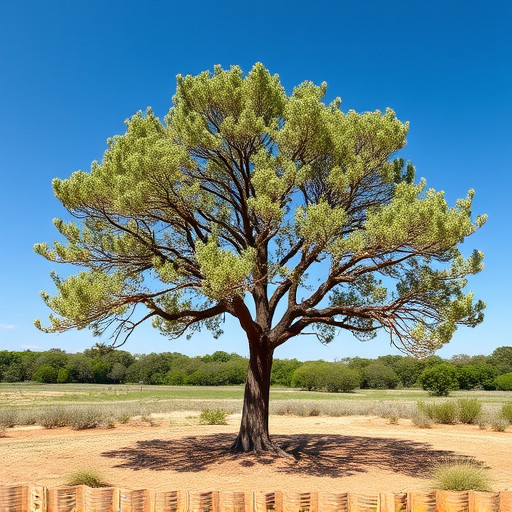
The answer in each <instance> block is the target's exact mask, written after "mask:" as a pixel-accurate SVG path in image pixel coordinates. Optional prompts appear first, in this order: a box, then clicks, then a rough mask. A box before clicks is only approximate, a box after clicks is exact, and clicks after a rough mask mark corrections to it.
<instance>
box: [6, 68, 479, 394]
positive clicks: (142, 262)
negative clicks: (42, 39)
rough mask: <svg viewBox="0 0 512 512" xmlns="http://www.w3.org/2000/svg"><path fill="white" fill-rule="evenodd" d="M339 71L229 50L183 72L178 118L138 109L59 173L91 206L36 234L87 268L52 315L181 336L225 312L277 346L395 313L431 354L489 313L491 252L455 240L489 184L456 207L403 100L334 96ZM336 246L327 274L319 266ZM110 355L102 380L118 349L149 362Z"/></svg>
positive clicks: (76, 197) (59, 320)
mask: <svg viewBox="0 0 512 512" xmlns="http://www.w3.org/2000/svg"><path fill="white" fill-rule="evenodd" d="M326 88H327V86H326V84H325V83H322V84H321V85H320V86H316V85H314V84H313V83H311V82H304V83H302V84H300V85H298V86H297V87H295V88H294V89H293V92H292V93H291V94H290V95H287V94H286V91H285V90H284V88H283V86H282V85H281V82H280V80H279V76H278V75H271V74H270V73H269V71H268V70H267V69H266V68H265V67H264V66H263V65H262V64H260V63H257V64H255V65H254V67H253V68H252V69H251V70H250V71H249V72H248V73H247V74H245V75H244V73H243V72H242V70H241V69H240V68H239V67H238V66H233V67H231V68H230V69H229V70H224V69H222V68H221V67H220V66H216V67H215V68H214V71H213V73H210V72H203V73H201V74H199V75H197V76H185V77H183V76H178V77H177V89H176V94H175V96H174V97H173V104H172V107H171V109H170V111H169V114H168V115H167V116H166V117H165V122H162V121H160V119H158V118H157V117H156V116H155V115H154V114H153V112H152V111H151V109H148V110H147V111H146V112H145V113H142V112H138V113H137V114H135V115H134V116H133V117H132V118H131V119H129V120H128V121H127V122H126V125H127V127H126V132H125V133H124V134H123V135H119V136H115V137H112V138H111V139H109V140H108V147H107V149H106V151H105V154H104V156H103V159H102V161H101V162H96V161H95V162H93V163H92V165H91V169H90V171H89V172H85V171H77V172H74V173H73V174H72V175H71V176H70V177H69V178H68V179H63V180H61V179H55V180H54V181H53V188H54V192H55V195H56V196H57V198H58V199H59V200H60V201H61V202H62V204H63V205H64V207H65V208H66V209H67V210H68V211H69V212H70V213H71V214H72V215H73V216H74V217H76V218H79V219H81V220H80V221H79V222H77V223H75V222H69V223H66V222H64V221H62V220H59V219H56V220H55V221H54V223H55V227H56V228H57V230H58V231H59V233H60V234H61V235H62V237H63V238H64V239H65V240H66V242H65V243H62V242H55V243H54V244H53V246H49V245H48V244H45V243H43V244H37V245H36V246H35V250H36V252H37V253H38V254H40V255H42V256H43V257H45V258H47V259H49V260H50V261H53V262H59V263H61V262H62V263H72V264H74V265H77V266H78V267H81V271H80V272H78V273H77V274H75V275H71V276H70V277H68V278H67V279H61V278H59V277H58V276H57V275H56V274H52V278H53V281H54V284H55V288H56V293H55V294H54V295H53V296H51V295H49V294H47V293H45V292H43V294H42V296H43V299H44V301H45V303H46V304H47V305H48V307H49V308H50V309H51V311H52V314H51V316H50V323H49V325H48V326H46V327H44V326H42V325H41V323H40V322H39V321H38V320H37V321H36V325H37V327H38V328H40V329H42V330H44V331H46V332H60V331H65V330H68V329H72V328H78V329H82V328H85V327H90V328H91V329H92V330H93V331H94V332H95V333H96V334H100V333H103V332H105V331H109V333H111V334H112V336H113V338H114V340H123V339H126V337H127V336H129V334H130V333H131V332H132V330H133V329H134V328H135V327H136V326H137V325H139V324H140V323H142V322H144V321H146V320H151V321H152V323H153V325H154V326H155V327H156V328H158V329H159V330H160V331H161V332H162V333H163V334H165V335H167V336H170V337H179V336H181V335H183V334H187V335H190V334H192V333H193V332H195V331H197V330H199V329H200V328H202V327H205V328H207V329H210V330H211V332H212V333H213V335H214V336H215V337H217V336H218V335H220V334H221V332H222V331H221V323H222V320H223V317H224V315H226V313H227V314H230V315H233V316H235V317H237V318H239V319H242V318H243V319H244V321H242V322H241V323H242V325H243V326H244V329H245V330H246V331H247V332H249V331H251V332H264V333H266V336H267V338H268V340H269V341H268V344H269V345H268V347H267V348H268V350H269V351H270V350H273V349H274V348H275V347H277V346H279V345H280V344H281V343H284V342H285V341H286V340H288V339H289V338H291V337H293V336H296V335H299V334H301V333H303V332H308V331H309V330H310V329H313V330H314V332H316V333H317V334H318V336H319V337H320V338H321V339H322V340H323V341H325V342H328V341H330V340H331V339H332V338H333V336H334V333H335V332H336V328H341V329H345V330H348V331H349V332H351V333H353V334H354V335H355V336H357V337H359V338H362V339H368V338H371V337H373V336H374V335H375V333H376V330H377V329H384V330H386V331H388V332H389V334H390V336H391V341H392V342H393V343H397V344H398V345H399V346H400V347H401V348H405V349H406V350H408V351H410V352H412V353H417V354H419V355H426V354H428V353H430V352H432V351H433V350H435V349H437V348H439V347H440V346H442V345H443V344H444V343H447V342H448V341H449V340H450V338H451V337H452V335H453V333H454V332H455V330H456V328H457V326H459V325H467V326H472V327H473V326H475V325H477V324H478V323H480V322H481V321H482V319H483V313H482V311H483V309H484V307H485V305H484V304H483V303H482V302H481V301H478V300H474V298H473V295H472V294H471V293H468V292H466V291H465V287H466V278H467V276H469V275H471V274H475V273H477V272H479V271H480V270H481V269H482V268H483V255H482V254H481V253H480V252H478V251H474V252H473V254H472V255H471V256H469V257H468V258H464V257H463V256H462V255H461V254H460V252H459V251H458V249H457V246H458V244H459V243H461V242H462V241H463V240H464V239H465V238H466V237H468V236H470V235H471V234H473V233H474V232H475V231H476V230H477V229H478V228H479V227H480V226H482V225H483V224H484V222H485V216H479V217H474V216H473V214H472V211H471V205H472V199H473V194H474V192H473V191H472V190H470V191H469V192H468V194H467V197H466V198H464V199H459V200H458V201H456V203H455V205H454V206H449V205H448V203H447V201H446V200H445V197H444V193H443V192H439V191H435V190H433V189H428V188H427V187H426V183H425V181H424V180H421V181H420V182H419V183H415V169H414V166H413V165H412V164H411V163H410V162H408V163H406V162H405V161H404V160H403V159H400V158H395V156H394V155H395V153H396V152H397V151H399V150H400V149H402V148H403V147H404V146H405V145H406V136H407V132H408V129H409V126H408V123H403V122H401V121H400V120H399V119H397V117H396V114H395V113H394V112H393V110H391V109H389V108H388V109H386V110H385V111H384V112H381V111H379V110H376V111H374V112H364V113H357V112H355V111H352V110H351V111H348V112H343V111H342V110H341V109H340V103H341V100H340V99H339V98H337V99H335V100H334V101H333V102H332V103H330V104H326V103H324V97H325V94H326ZM326 260H328V261H329V262H330V264H329V269H328V271H327V272H325V275H324V281H323V282H320V283H317V284H315V283H314V282H313V280H312V279H310V278H309V277H308V276H309V275H313V274H315V273H316V270H315V269H317V268H327V267H326V266H325V261H326ZM290 262H293V264H294V265H293V266H290V267H289V266H288V265H289V264H290ZM383 274H384V275H385V283H383V280H382V275H383ZM270 283H276V286H275V287H272V286H269V284H270ZM271 292H272V296H270V293H271ZM250 297H252V299H253V302H254V304H256V305H257V306H258V307H257V308H255V309H258V308H259V311H260V312H263V314H259V315H258V319H257V320H256V319H255V318H251V311H252V309H251V305H249V304H248V303H247V300H248V299H249V298H250ZM297 297H303V299H301V300H300V301H298V300H297ZM324 299H325V300H324ZM322 301H323V302H322ZM320 303H322V304H324V306H322V307H320V306H318V305H319V304H320ZM254 304H252V305H254ZM278 306H279V307H278ZM281 306H284V307H283V308H282V311H283V312H285V311H286V308H289V309H288V311H287V313H288V314H284V315H283V316H282V318H281V319H282V320H283V321H282V322H281V321H280V319H278V318H276V317H275V316H274V313H275V312H276V311H281V309H280V308H281ZM263 310H265V311H263ZM139 311H140V313H139ZM136 312H137V313H136ZM134 318H138V319H140V320H137V321H134ZM256 324H258V325H256ZM251 326H252V327H251ZM95 358H96V356H94V357H93V358H92V359H95ZM100 358H102V356H100ZM102 361H103V359H102ZM107 362H108V364H109V365H110V367H109V371H108V372H106V373H105V371H104V368H96V375H94V374H95V370H94V368H92V369H91V371H92V373H93V378H94V379H95V380H96V379H99V380H102V381H105V380H108V379H109V378H110V377H109V372H110V371H111V370H112V367H113V364H114V363H115V362H119V363H120V364H123V365H124V366H125V367H126V368H127V374H126V378H127V379H133V378H135V374H136V373H137V372H136V371H135V370H136V369H134V370H133V372H132V371H131V366H133V365H131V364H126V363H124V362H120V361H107ZM203 362H206V361H203ZM212 362H222V363H227V361H212ZM102 364H103V362H102ZM134 364H136V363H134ZM385 364H387V363H385ZM388 367H390V368H392V370H393V371H394V372H395V373H396V368H394V367H393V364H388ZM100 370H101V371H100ZM139 370H141V369H140V368H139ZM170 371H171V368H170V367H167V368H165V369H159V370H157V371H152V372H145V371H142V370H141V371H140V372H139V373H146V375H144V376H143V377H142V378H141V379H140V380H144V382H164V381H166V380H168V377H167V375H168V374H169V372H170ZM195 371H199V372H200V371H201V370H200V369H199V368H196V370H194V372H195ZM98 372H99V373H98ZM194 372H186V373H187V377H186V378H190V379H192V380H194V379H199V377H200V376H197V375H196V377H194V379H193V378H192V377H190V375H191V374H192V373H194ZM70 373H71V376H72V379H73V380H75V378H76V377H75V375H74V372H73V371H72V370H71V369H70ZM178 373H183V372H181V370H180V372H178ZM388 373H389V372H388ZM4 378H5V377H4ZM186 378H185V379H184V380H186ZM410 378H411V377H410ZM410 378H409V380H408V382H410ZM81 379H82V380H81V381H82V382H85V381H87V380H88V379H90V377H89V376H82V377H81ZM199 380H203V379H202V377H201V378H200V379H199ZM284 380H285V381H289V379H288V378H287V379H284ZM394 380H396V379H394ZM379 385H380V384H379Z"/></svg>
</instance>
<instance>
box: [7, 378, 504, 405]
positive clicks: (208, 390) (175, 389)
mask: <svg viewBox="0 0 512 512" xmlns="http://www.w3.org/2000/svg"><path fill="white" fill-rule="evenodd" d="M243 392H244V387H243V386H219V387H200V386H150V385H143V386H142V390H141V386H140V385H135V384H132V385H124V384H123V385H107V384H36V383H25V382H22V383H12V384H11V383H0V408H4V407H21V408H30V407H41V406H53V405H64V404H74V405H77V404H90V403H125V402H138V403H141V402H142V403H146V402H147V403H152V402H169V403H172V402H176V403H180V404H181V405H182V402H184V401H190V403H193V402H198V401H199V402H203V401H207V402H209V401H215V402H226V403H232V402H240V403H241V402H242V399H243ZM431 398H432V397H430V396H429V395H428V393H427V392H426V391H423V390H420V389H403V390H377V389H364V390H358V391H356V392H353V393H324V392H317V391H301V390H297V389H290V388H280V387H276V388H272V389H271V392H270V400H271V402H274V403H276V402H283V401H286V402H289V401H307V402H311V401H315V402H332V401H336V402H397V403H401V402H403V403H408V402H414V403H415V402H417V401H418V400H428V399H431ZM451 398H478V399H479V400H480V401H481V402H482V403H487V404H502V403H504V402H506V401H508V400H510V399H512V393H511V392H506V391H454V392H452V393H451V394H450V397H448V398H438V397H436V398H435V400H436V401H440V400H449V399H451ZM194 408H195V407H194ZM180 409H182V407H181V406H180Z"/></svg>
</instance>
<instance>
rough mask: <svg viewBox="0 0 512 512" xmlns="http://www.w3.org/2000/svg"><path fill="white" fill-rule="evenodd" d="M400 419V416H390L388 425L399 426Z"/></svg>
mask: <svg viewBox="0 0 512 512" xmlns="http://www.w3.org/2000/svg"><path fill="white" fill-rule="evenodd" d="M399 419H400V418H399V417H398V416H388V423H389V424H390V425H398V420H399Z"/></svg>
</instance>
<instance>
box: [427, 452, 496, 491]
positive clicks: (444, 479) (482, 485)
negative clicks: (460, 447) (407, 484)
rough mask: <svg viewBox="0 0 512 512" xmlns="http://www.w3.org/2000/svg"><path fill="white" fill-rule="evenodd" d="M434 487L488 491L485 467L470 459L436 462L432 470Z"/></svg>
mask: <svg viewBox="0 0 512 512" xmlns="http://www.w3.org/2000/svg"><path fill="white" fill-rule="evenodd" d="M432 480H433V481H432V483H433V487H434V489H440V490H442V491H490V490H491V485H490V480H489V477H488V475H487V474H486V472H485V469H484V468H482V467H481V466H478V465H477V464H475V463H474V462H472V461H471V460H465V459H463V460H459V461H447V462H440V463H438V464H436V465H435V466H434V468H433V472H432Z"/></svg>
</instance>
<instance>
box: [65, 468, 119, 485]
mask: <svg viewBox="0 0 512 512" xmlns="http://www.w3.org/2000/svg"><path fill="white" fill-rule="evenodd" d="M66 485H87V486H88V487H110V485H109V484H107V483H106V482H105V481H103V478H102V477H101V476H100V474H99V473H98V471H96V470H95V469H85V470H82V471H76V472H75V473H71V474H70V475H69V476H68V478H67V480H66Z"/></svg>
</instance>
